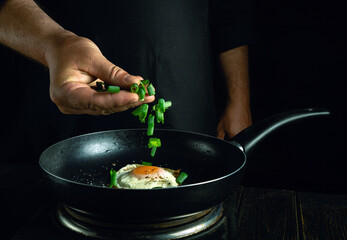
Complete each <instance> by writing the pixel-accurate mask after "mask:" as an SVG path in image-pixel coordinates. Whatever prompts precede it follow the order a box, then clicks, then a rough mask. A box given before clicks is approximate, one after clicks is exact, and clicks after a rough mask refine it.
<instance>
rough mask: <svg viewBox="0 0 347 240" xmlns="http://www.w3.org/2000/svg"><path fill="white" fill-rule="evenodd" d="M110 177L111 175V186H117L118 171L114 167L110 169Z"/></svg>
mask: <svg viewBox="0 0 347 240" xmlns="http://www.w3.org/2000/svg"><path fill="white" fill-rule="evenodd" d="M110 177H111V181H110V185H109V187H110V188H113V187H117V171H116V170H113V168H112V169H111V171H110Z"/></svg>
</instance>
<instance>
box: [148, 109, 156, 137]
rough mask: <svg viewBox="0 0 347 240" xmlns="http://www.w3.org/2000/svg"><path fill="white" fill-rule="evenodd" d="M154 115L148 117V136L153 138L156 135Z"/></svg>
mask: <svg viewBox="0 0 347 240" xmlns="http://www.w3.org/2000/svg"><path fill="white" fill-rule="evenodd" d="M154 118H155V117H154V115H152V114H150V115H149V116H148V128H147V136H152V135H153V133H154Z"/></svg>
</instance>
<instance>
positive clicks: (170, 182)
mask: <svg viewBox="0 0 347 240" xmlns="http://www.w3.org/2000/svg"><path fill="white" fill-rule="evenodd" d="M139 166H143V165H141V164H128V165H126V166H125V167H123V168H121V169H119V170H118V172H117V187H118V188H128V189H152V188H169V187H177V186H178V184H177V182H176V178H175V176H174V173H175V171H174V170H170V169H166V168H165V169H164V168H161V169H162V170H163V171H160V172H159V173H158V174H157V175H156V176H155V177H147V178H138V177H136V176H134V175H133V174H132V173H131V171H132V170H134V169H135V168H137V167H139Z"/></svg>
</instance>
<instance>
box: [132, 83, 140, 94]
mask: <svg viewBox="0 0 347 240" xmlns="http://www.w3.org/2000/svg"><path fill="white" fill-rule="evenodd" d="M130 90H131V92H133V93H137V92H138V91H139V85H138V84H137V83H133V84H131V86H130Z"/></svg>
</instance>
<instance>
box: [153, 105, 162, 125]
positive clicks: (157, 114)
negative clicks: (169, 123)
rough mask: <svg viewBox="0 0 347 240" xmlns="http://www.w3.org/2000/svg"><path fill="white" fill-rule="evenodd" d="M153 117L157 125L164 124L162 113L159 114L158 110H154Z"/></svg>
mask: <svg viewBox="0 0 347 240" xmlns="http://www.w3.org/2000/svg"><path fill="white" fill-rule="evenodd" d="M155 117H156V118H157V123H164V113H162V112H160V111H159V110H158V108H156V111H155Z"/></svg>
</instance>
